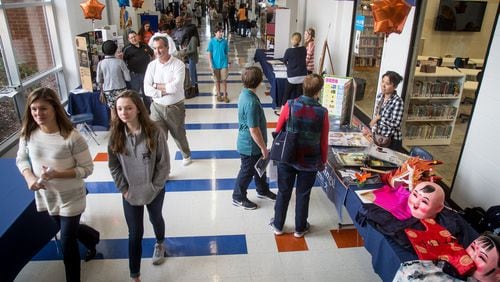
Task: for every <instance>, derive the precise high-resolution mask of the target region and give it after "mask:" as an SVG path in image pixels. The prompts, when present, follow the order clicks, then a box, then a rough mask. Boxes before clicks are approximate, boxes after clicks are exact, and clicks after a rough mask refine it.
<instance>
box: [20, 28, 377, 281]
mask: <svg viewBox="0 0 500 282" xmlns="http://www.w3.org/2000/svg"><path fill="white" fill-rule="evenodd" d="M202 37H203V39H202V46H201V48H200V51H201V52H200V63H199V66H198V72H199V79H200V85H199V86H200V87H199V88H200V92H201V93H202V95H200V96H198V97H196V98H193V99H191V100H187V101H186V105H187V108H188V109H187V113H186V127H187V128H188V130H187V135H188V140H189V143H190V146H191V150H192V151H193V158H194V161H193V163H192V164H191V165H190V166H187V167H183V166H182V164H181V162H182V161H181V160H180V159H178V158H176V157H175V156H176V155H178V153H179V150H178V148H177V147H176V145H175V143H174V142H173V141H172V139H171V138H170V139H169V148H170V154H171V158H172V160H171V163H172V173H171V180H170V181H169V182H168V183H167V193H166V195H165V202H164V206H163V214H164V217H165V221H166V237H167V241H166V242H167V248H168V249H169V257H168V258H167V260H166V262H165V263H164V264H163V265H160V266H153V265H152V264H151V259H150V255H151V253H152V248H149V246H150V245H151V243H152V238H153V237H154V236H153V231H152V228H151V225H150V224H149V221H148V220H147V217H145V234H144V238H145V240H144V245H145V250H144V255H143V260H142V268H141V272H142V279H143V281H238V282H241V281H380V278H379V277H378V276H377V275H376V274H375V273H374V272H373V270H372V268H371V257H370V255H369V253H368V252H367V251H366V250H365V249H364V248H363V247H362V242H361V241H360V240H361V239H360V238H359V236H358V235H357V234H355V233H353V232H352V231H347V233H346V234H344V235H345V236H343V237H344V239H343V240H341V239H339V240H341V241H339V243H336V241H335V239H334V237H335V238H336V237H338V236H336V235H340V234H341V233H339V232H338V231H336V230H335V229H336V228H337V226H338V218H337V215H336V212H335V210H334V206H333V204H332V203H331V202H330V201H329V200H328V199H327V197H326V195H325V194H324V192H323V191H322V190H321V188H319V187H314V188H313V191H312V195H311V202H310V215H309V222H310V223H311V225H312V228H311V232H310V233H308V234H307V235H306V236H305V238H304V239H295V238H294V237H293V236H290V235H291V234H288V235H284V236H281V237H275V236H274V234H273V232H272V230H271V228H270V227H269V226H268V222H269V219H270V218H271V217H272V216H273V202H271V201H266V200H260V199H257V198H256V196H255V190H250V191H249V198H250V199H251V200H253V201H255V202H256V203H257V204H258V205H259V208H258V209H257V210H252V211H247V210H243V209H241V208H237V207H234V206H232V204H231V192H232V191H231V190H232V188H233V185H234V179H235V178H236V174H237V172H238V169H239V158H238V156H237V154H236V153H235V152H236V151H235V150H236V137H237V126H235V124H236V125H237V108H236V104H237V99H238V94H239V91H240V89H241V86H242V85H241V83H240V82H239V80H240V77H239V71H240V70H241V69H242V68H243V67H244V66H246V65H249V64H252V63H253V56H254V51H255V46H256V42H255V40H254V39H252V38H239V37H238V36H232V37H231V36H229V40H230V46H231V47H230V50H231V52H230V60H231V66H230V74H231V75H230V77H229V80H230V81H233V82H231V83H229V84H228V86H229V96H230V99H231V102H230V103H229V104H228V107H221V103H217V102H216V99H215V97H214V96H213V95H212V94H211V92H212V90H213V84H212V83H211V82H210V81H211V77H210V75H209V74H208V71H209V70H208V68H207V58H206V52H205V51H204V50H205V49H206V45H207V39H208V33H204V34H203V36H202ZM235 37H236V38H235ZM265 90H266V89H265V85H261V87H260V88H259V89H258V95H259V97H260V98H261V101H262V102H263V103H264V104H265V105H266V106H265V113H266V118H267V121H268V122H269V124H268V127H269V130H268V135H269V137H270V133H271V131H272V130H273V127H274V126H275V123H274V122H276V119H277V117H276V116H275V115H274V114H273V112H272V109H271V108H270V105H269V104H270V103H271V98H270V97H268V96H265V94H264V92H265ZM224 105H226V104H224ZM108 136H109V133H108V132H98V141H99V143H100V144H101V145H100V146H97V145H96V144H95V143H94V142H93V141H92V140H88V142H89V145H90V147H91V152H92V155H93V157H95V168H94V173H93V174H92V175H91V176H90V177H89V178H88V179H87V180H86V181H87V183H88V187H89V190H90V192H91V193H90V194H89V195H88V197H87V209H86V211H85V213H84V214H83V217H82V220H83V221H84V222H85V223H87V224H89V225H91V226H93V227H94V228H96V229H97V230H99V231H100V232H101V243H100V244H99V245H98V247H97V249H98V252H100V253H101V255H100V257H99V259H96V260H93V261H90V262H82V281H106V282H110V281H129V280H130V279H129V272H128V261H127V251H126V248H127V243H126V241H127V240H126V239H127V227H126V224H125V218H124V216H123V211H122V203H121V196H120V194H118V193H117V192H116V190H114V189H113V188H114V187H113V183H112V178H111V176H110V173H109V170H108V168H107V162H106V154H103V153H105V152H106V146H107V139H108ZM271 187H272V188H273V191H275V192H276V183H271ZM293 218H294V198H292V201H291V206H290V208H289V213H288V218H287V222H286V224H285V232H288V233H291V232H293ZM346 242H351V243H346ZM345 244H347V247H346V248H340V247H339V246H343V245H345ZM33 280H36V281H64V267H63V263H62V260H61V259H60V256H59V255H58V253H57V250H56V249H55V248H54V246H53V244H49V245H48V246H47V247H46V248H45V249H44V252H43V254H42V253H41V254H39V255H37V257H35V258H34V259H33V260H32V261H31V262H30V263H29V264H28V265H26V267H25V268H24V269H23V270H22V272H21V273H20V274H19V275H18V277H17V279H16V281H33Z"/></svg>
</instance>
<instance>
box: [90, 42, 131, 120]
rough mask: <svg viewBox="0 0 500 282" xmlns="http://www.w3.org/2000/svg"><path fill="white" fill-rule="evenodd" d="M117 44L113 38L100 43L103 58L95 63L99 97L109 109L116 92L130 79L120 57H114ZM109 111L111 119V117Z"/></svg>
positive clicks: (124, 86) (122, 88) (124, 87)
mask: <svg viewBox="0 0 500 282" xmlns="http://www.w3.org/2000/svg"><path fill="white" fill-rule="evenodd" d="M116 49H118V46H117V45H116V43H115V42H114V41H113V40H107V41H105V42H104V43H103V44H102V52H103V53H104V55H105V56H104V59H103V60H101V61H100V62H99V63H98V64H97V77H96V80H97V82H98V83H99V88H100V89H101V94H100V96H99V99H100V100H101V102H106V104H107V105H108V107H109V108H110V109H113V108H114V107H115V100H116V97H117V96H118V94H119V93H120V92H121V91H122V90H125V89H126V87H127V84H126V82H128V81H130V72H129V70H128V68H127V65H125V62H124V61H123V60H122V59H118V58H116V57H115V53H116ZM113 118H114V116H113V111H111V119H113Z"/></svg>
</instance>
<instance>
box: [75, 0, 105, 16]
mask: <svg viewBox="0 0 500 282" xmlns="http://www.w3.org/2000/svg"><path fill="white" fill-rule="evenodd" d="M104 7H106V6H105V5H104V4H102V3H100V2H99V1H97V0H87V2H85V3H80V8H82V10H83V16H84V17H85V18H86V19H91V20H101V19H102V15H101V14H102V10H104Z"/></svg>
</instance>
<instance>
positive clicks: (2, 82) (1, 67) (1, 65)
mask: <svg viewBox="0 0 500 282" xmlns="http://www.w3.org/2000/svg"><path fill="white" fill-rule="evenodd" d="M3 58H4V55H3V50H0V88H2V87H5V86H8V85H9V79H8V78H7V68H6V67H5V61H4V59H3Z"/></svg>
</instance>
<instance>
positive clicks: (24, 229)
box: [0, 159, 58, 281]
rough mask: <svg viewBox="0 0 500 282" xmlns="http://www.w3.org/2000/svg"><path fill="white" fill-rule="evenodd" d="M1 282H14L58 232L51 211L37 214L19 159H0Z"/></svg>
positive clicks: (32, 193) (32, 195) (32, 194)
mask: <svg viewBox="0 0 500 282" xmlns="http://www.w3.org/2000/svg"><path fill="white" fill-rule="evenodd" d="M0 171H2V173H1V174H0V183H2V189H1V190H2V197H0V281H13V280H14V278H15V277H16V276H17V274H18V273H19V272H20V271H21V269H23V267H24V266H25V265H26V264H27V263H28V262H29V261H30V260H31V258H32V257H33V256H34V255H36V254H37V253H38V252H39V251H40V250H41V249H42V248H43V247H44V246H45V245H46V244H47V243H48V242H49V241H50V240H51V239H52V238H53V237H54V236H55V234H56V233H57V231H58V228H57V226H56V224H55V222H54V221H53V220H52V218H51V217H50V216H49V215H48V213H47V212H37V211H36V205H35V198H34V192H33V191H30V190H28V187H27V184H26V182H25V181H24V178H23V176H22V175H21V173H20V172H19V170H18V169H17V166H16V160H15V159H0Z"/></svg>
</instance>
